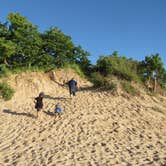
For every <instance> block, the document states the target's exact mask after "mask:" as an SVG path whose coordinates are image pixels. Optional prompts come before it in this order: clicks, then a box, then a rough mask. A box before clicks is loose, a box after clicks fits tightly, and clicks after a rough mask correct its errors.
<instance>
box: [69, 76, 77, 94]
mask: <svg viewBox="0 0 166 166" xmlns="http://www.w3.org/2000/svg"><path fill="white" fill-rule="evenodd" d="M68 86H69V93H70V96H72V95H73V96H75V95H76V90H77V81H75V80H74V78H72V79H71V80H70V81H69V82H68Z"/></svg>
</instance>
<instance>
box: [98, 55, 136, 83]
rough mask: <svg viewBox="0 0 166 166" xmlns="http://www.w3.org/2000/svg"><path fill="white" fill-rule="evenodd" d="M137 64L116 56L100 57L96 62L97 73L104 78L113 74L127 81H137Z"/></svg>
mask: <svg viewBox="0 0 166 166" xmlns="http://www.w3.org/2000/svg"><path fill="white" fill-rule="evenodd" d="M137 67H138V62H137V61H134V60H132V59H127V58H125V57H120V56H117V55H110V56H102V57H100V58H99V60H98V61H97V68H98V71H99V72H100V73H102V74H104V75H105V76H107V75H110V74H113V75H116V76H118V77H120V78H121V79H125V80H127V81H132V80H134V81H138V80H139V76H138V74H137Z"/></svg>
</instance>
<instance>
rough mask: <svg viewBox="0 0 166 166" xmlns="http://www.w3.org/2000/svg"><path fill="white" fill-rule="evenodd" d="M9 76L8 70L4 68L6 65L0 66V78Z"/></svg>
mask: <svg viewBox="0 0 166 166" xmlns="http://www.w3.org/2000/svg"><path fill="white" fill-rule="evenodd" d="M9 74H10V71H9V69H8V68H7V67H6V65H4V64H1V65H0V77H6V76H8V75H9Z"/></svg>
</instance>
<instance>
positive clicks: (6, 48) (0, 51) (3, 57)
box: [0, 37, 15, 67]
mask: <svg viewBox="0 0 166 166" xmlns="http://www.w3.org/2000/svg"><path fill="white" fill-rule="evenodd" d="M14 52H15V45H14V43H13V42H12V41H7V40H5V38H4V37H1V38H0V63H1V64H5V65H6V66H8V67H9V66H10V64H9V63H8V58H10V57H11V56H12V54H13V53H14Z"/></svg>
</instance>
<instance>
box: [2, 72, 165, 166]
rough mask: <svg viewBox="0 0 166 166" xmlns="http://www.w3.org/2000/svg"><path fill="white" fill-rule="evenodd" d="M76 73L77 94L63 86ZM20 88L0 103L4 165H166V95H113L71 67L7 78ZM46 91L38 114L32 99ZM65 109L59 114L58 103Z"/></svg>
mask: <svg viewBox="0 0 166 166" xmlns="http://www.w3.org/2000/svg"><path fill="white" fill-rule="evenodd" d="M70 77H75V79H76V80H77V81H78V84H79V87H80V89H79V91H78V92H77V94H76V97H72V98H70V96H69V92H68V88H67V87H65V86H62V84H63V83H64V82H66V80H67V79H70ZM8 82H9V83H10V85H11V86H12V87H13V88H14V89H15V90H16V93H15V95H14V97H13V98H12V100H11V101H8V102H3V101H1V105H0V165H2V166H3V165H4V166H5V165H19V166H24V165H25V166H26V165H27V166H29V165H31V166H33V165H34V166H36V165H42V166H43V165H47V166H53V165H56V166H61V165H67V166H75V165H83V166H86V165H87V166H88V165H89V166H90V165H99V166H105V165H108V166H110V165H119V166H123V165H128V166H129V165H133V166H137V165H159V166H161V165H163V166H164V164H165V165H166V115H165V114H163V113H160V112H159V111H165V109H166V99H165V98H164V97H161V96H160V97H149V96H146V95H145V94H144V95H142V96H140V97H138V96H137V97H127V98H125V95H121V94H119V95H116V96H113V95H112V94H111V93H109V92H101V91H96V90H93V88H91V87H92V84H91V83H89V82H88V81H86V80H84V79H82V78H80V77H79V76H78V75H76V74H75V73H73V72H72V71H68V72H65V71H63V70H62V71H57V72H55V73H49V74H48V73H47V74H45V73H24V74H21V75H17V76H12V77H11V78H9V79H8ZM41 91H43V92H44V93H45V97H44V109H43V112H41V114H40V117H39V118H38V119H36V118H35V116H36V111H35V109H34V102H33V99H34V97H36V96H37V95H38V93H39V92H41ZM57 103H59V104H60V105H61V107H62V109H63V114H62V117H61V118H59V117H56V118H55V117H54V108H55V105H56V104H57Z"/></svg>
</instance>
